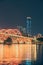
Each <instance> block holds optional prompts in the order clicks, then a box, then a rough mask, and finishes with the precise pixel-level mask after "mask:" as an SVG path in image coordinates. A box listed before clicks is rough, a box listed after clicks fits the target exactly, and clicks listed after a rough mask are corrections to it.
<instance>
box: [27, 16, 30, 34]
mask: <svg viewBox="0 0 43 65" xmlns="http://www.w3.org/2000/svg"><path fill="white" fill-rule="evenodd" d="M26 22H27V26H26V30H27V34H29V35H31V17H27V21H26Z"/></svg>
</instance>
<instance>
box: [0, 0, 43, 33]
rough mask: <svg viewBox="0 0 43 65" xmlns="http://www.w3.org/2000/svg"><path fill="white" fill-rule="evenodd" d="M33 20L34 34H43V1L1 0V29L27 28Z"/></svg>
mask: <svg viewBox="0 0 43 65" xmlns="http://www.w3.org/2000/svg"><path fill="white" fill-rule="evenodd" d="M27 16H29V17H31V18H32V28H31V30H32V33H41V34H43V0H36V1H34V0H21V1H20V0H0V28H15V26H17V25H20V26H24V27H26V17H27Z"/></svg>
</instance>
